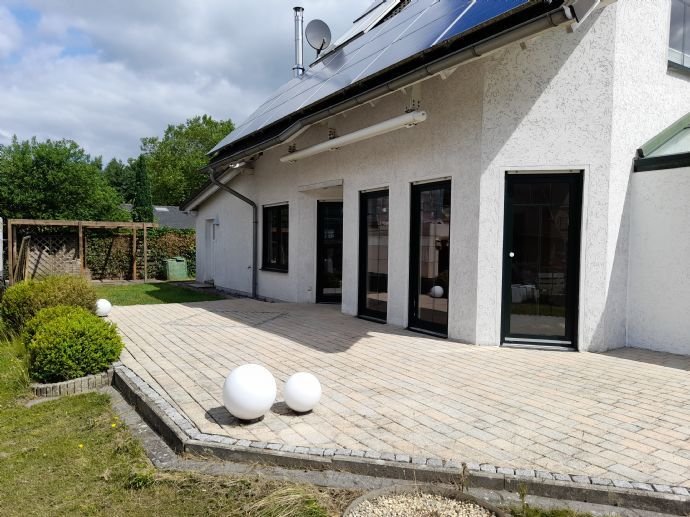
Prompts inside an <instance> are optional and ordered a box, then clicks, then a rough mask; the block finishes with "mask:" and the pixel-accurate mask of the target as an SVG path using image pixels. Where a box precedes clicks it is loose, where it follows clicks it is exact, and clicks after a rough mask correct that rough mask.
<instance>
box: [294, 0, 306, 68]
mask: <svg viewBox="0 0 690 517" xmlns="http://www.w3.org/2000/svg"><path fill="white" fill-rule="evenodd" d="M294 11H295V66H293V67H292V74H293V76H294V77H302V75H303V74H304V43H303V42H302V39H303V36H304V8H303V7H295V8H294Z"/></svg>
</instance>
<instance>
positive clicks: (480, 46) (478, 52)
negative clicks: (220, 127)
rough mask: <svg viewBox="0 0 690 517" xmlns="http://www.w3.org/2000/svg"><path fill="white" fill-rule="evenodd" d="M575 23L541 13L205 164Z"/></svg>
mask: <svg viewBox="0 0 690 517" xmlns="http://www.w3.org/2000/svg"><path fill="white" fill-rule="evenodd" d="M575 22H576V17H575V13H574V12H573V10H572V6H571V5H569V4H568V5H565V6H562V7H561V8H559V9H557V10H555V11H552V12H550V13H546V14H543V15H541V16H539V17H538V18H536V19H534V20H531V21H529V22H526V23H524V24H523V25H520V26H518V27H517V28H514V29H510V30H508V31H505V32H502V33H499V34H498V35H496V36H493V37H491V38H489V39H486V40H484V41H482V42H479V43H477V44H475V45H472V46H470V47H468V48H465V49H463V50H460V51H458V52H456V53H454V54H450V55H448V56H445V57H443V58H439V59H437V60H435V61H432V62H430V63H429V64H427V65H424V66H421V67H419V68H417V69H415V70H412V71H411V72H408V73H406V74H404V75H402V76H400V77H397V78H396V79H393V80H391V81H388V82H386V83H385V84H383V85H380V86H377V87H375V88H372V89H370V90H368V91H366V92H364V93H362V94H360V95H356V96H354V97H352V98H350V99H348V100H346V101H343V102H340V103H338V104H335V105H333V106H331V107H329V108H326V109H323V110H320V111H318V112H316V113H313V114H312V115H309V116H306V117H304V118H302V119H300V120H298V121H297V122H295V123H294V124H292V125H291V126H289V127H288V128H287V129H285V130H284V131H282V132H281V133H280V134H279V135H277V136H275V137H272V138H269V139H267V140H264V141H263V142H261V143H258V144H255V145H253V146H251V147H248V148H244V149H242V150H241V151H238V152H235V153H233V154H231V155H229V156H226V157H224V158H222V159H220V160H218V161H216V162H212V163H211V164H209V167H212V168H215V167H218V166H222V165H224V164H227V163H232V162H237V161H240V160H242V159H244V158H246V157H248V156H253V155H255V154H257V153H260V152H263V151H266V150H267V149H270V148H272V147H276V146H278V145H281V144H285V143H288V142H289V141H290V140H292V139H293V138H295V137H296V136H297V135H299V134H301V133H302V132H304V131H305V130H306V129H308V128H309V127H310V126H312V125H314V124H316V123H318V122H321V121H322V120H325V119H327V118H330V117H333V116H335V115H338V114H340V113H343V112H345V111H348V110H351V109H353V108H356V107H358V106H360V105H362V104H366V103H368V102H372V101H374V100H376V99H378V98H380V97H383V96H385V95H388V94H390V93H393V92H396V91H398V90H401V89H403V88H407V87H409V86H411V85H413V84H415V83H418V82H420V81H423V80H425V79H428V78H430V77H433V76H435V75H438V74H440V73H441V72H443V71H445V70H448V69H450V68H454V67H457V66H459V65H461V64H464V63H467V62H469V61H472V60H475V59H478V58H480V57H482V56H485V55H487V54H489V53H491V52H494V51H496V50H499V49H501V48H503V47H505V46H507V45H510V44H512V43H519V42H522V41H525V40H527V39H529V38H531V37H533V36H535V35H536V34H538V33H540V32H543V31H546V30H549V29H553V28H556V27H559V26H561V25H565V24H572V23H575Z"/></svg>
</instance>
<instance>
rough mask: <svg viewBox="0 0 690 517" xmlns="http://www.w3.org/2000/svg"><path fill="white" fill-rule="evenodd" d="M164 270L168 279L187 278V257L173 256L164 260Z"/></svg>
mask: <svg viewBox="0 0 690 517" xmlns="http://www.w3.org/2000/svg"><path fill="white" fill-rule="evenodd" d="M165 272H166V277H167V278H168V280H187V279H188V278H189V275H188V273H187V259H185V258H184V257H173V258H171V259H168V260H166V261H165Z"/></svg>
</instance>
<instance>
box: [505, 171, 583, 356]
mask: <svg viewBox="0 0 690 517" xmlns="http://www.w3.org/2000/svg"><path fill="white" fill-rule="evenodd" d="M581 213H582V174H576V173H572V174H571V173H562V174H558V173H556V174H508V175H507V176H506V194H505V228H504V250H503V255H504V256H503V311H502V312H503V315H502V316H503V317H502V332H501V333H502V338H503V342H504V343H514V344H515V343H534V344H542V345H543V344H546V345H556V346H568V347H572V348H575V347H576V346H577V317H578V294H579V293H578V290H579V289H578V288H579V272H580V229H581V217H582V216H581Z"/></svg>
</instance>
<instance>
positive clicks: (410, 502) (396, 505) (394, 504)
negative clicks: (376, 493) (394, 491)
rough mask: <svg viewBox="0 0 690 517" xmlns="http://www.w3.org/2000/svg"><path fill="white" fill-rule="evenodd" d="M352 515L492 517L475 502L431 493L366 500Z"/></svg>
mask: <svg viewBox="0 0 690 517" xmlns="http://www.w3.org/2000/svg"><path fill="white" fill-rule="evenodd" d="M350 515H351V516H352V517H492V516H493V515H494V514H493V513H492V512H490V511H488V510H485V509H484V508H481V507H479V506H477V505H476V504H474V503H470V502H466V501H457V500H455V499H448V498H447V497H443V496H440V495H431V494H424V493H420V494H399V495H391V496H383V497H377V498H376V499H372V500H371V501H364V502H362V504H360V505H359V507H358V508H357V509H356V510H353V512H352V513H351V514H350Z"/></svg>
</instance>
